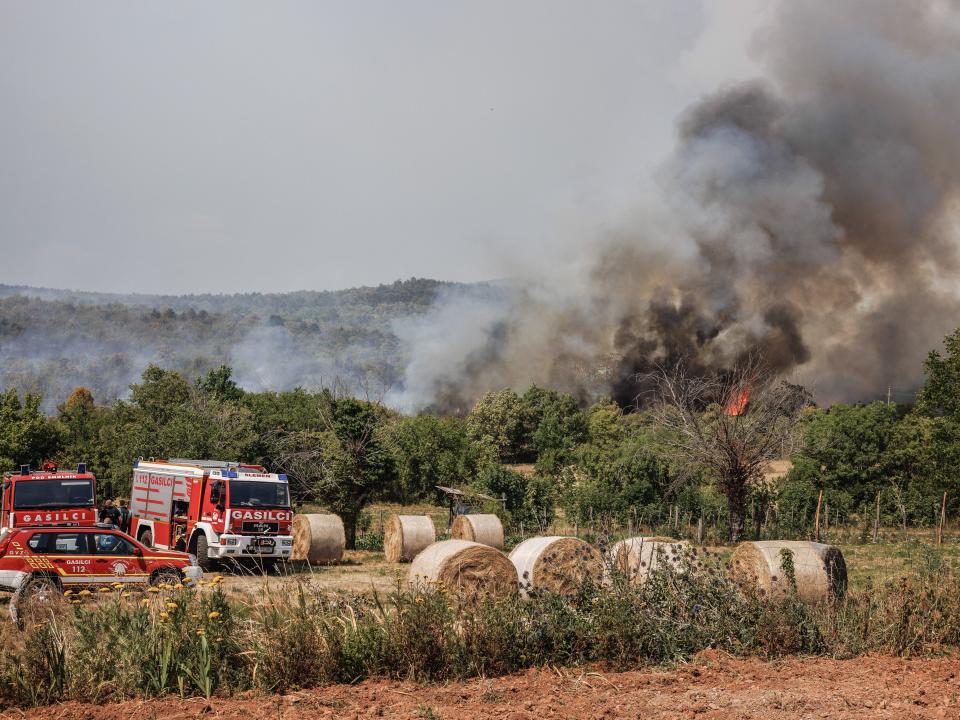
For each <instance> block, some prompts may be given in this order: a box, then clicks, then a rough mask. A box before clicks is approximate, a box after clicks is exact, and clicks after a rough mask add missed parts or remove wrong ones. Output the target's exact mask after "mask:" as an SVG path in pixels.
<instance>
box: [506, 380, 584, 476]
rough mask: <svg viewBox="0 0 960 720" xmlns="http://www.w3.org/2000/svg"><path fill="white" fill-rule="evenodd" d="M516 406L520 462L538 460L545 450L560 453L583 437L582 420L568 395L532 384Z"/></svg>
mask: <svg viewBox="0 0 960 720" xmlns="http://www.w3.org/2000/svg"><path fill="white" fill-rule="evenodd" d="M520 407H521V411H522V415H521V425H522V428H521V438H520V448H519V456H518V459H519V460H521V461H523V462H534V461H539V459H540V457H541V456H543V455H544V454H546V453H552V454H553V455H554V456H558V455H562V454H563V453H565V452H566V451H569V450H570V449H571V448H573V447H575V446H576V445H579V444H580V443H582V442H583V441H584V440H585V439H586V434H587V427H586V420H585V418H584V414H583V411H581V410H580V407H579V406H578V405H577V401H576V399H574V397H573V396H572V395H568V394H567V393H561V392H557V391H556V390H548V389H546V388H541V387H538V386H537V385H532V386H530V388H528V389H527V391H526V392H525V393H524V394H523V396H522V397H521V398H520Z"/></svg>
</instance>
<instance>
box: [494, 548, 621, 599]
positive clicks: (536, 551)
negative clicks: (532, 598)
mask: <svg viewBox="0 0 960 720" xmlns="http://www.w3.org/2000/svg"><path fill="white" fill-rule="evenodd" d="M510 562H512V563H513V565H514V567H516V569H517V580H518V581H519V583H520V592H521V593H523V594H524V595H527V594H528V592H529V591H531V590H545V591H547V592H552V593H556V594H557V595H573V594H574V593H576V592H577V589H578V588H579V587H580V586H581V585H582V584H583V583H584V582H585V581H590V582H594V583H599V582H600V581H601V580H602V579H603V557H602V556H601V555H600V553H599V551H597V550H596V549H594V548H593V546H591V545H590V544H589V543H586V542H584V541H583V540H580V539H579V538H574V537H560V536H556V535H554V536H549V537H532V538H530V539H529V540H524V541H523V542H522V543H520V544H519V545H517V546H516V547H515V548H514V549H513V552H511V553H510Z"/></svg>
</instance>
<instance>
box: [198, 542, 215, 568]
mask: <svg viewBox="0 0 960 720" xmlns="http://www.w3.org/2000/svg"><path fill="white" fill-rule="evenodd" d="M197 565H199V566H200V567H202V568H203V570H204V572H207V571H209V570H212V569H213V561H212V560H211V559H210V550H209V549H208V544H207V536H206V535H204V534H202V533H201V534H200V536H199V537H198V538H197Z"/></svg>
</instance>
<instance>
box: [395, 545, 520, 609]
mask: <svg viewBox="0 0 960 720" xmlns="http://www.w3.org/2000/svg"><path fill="white" fill-rule="evenodd" d="M410 584H411V585H413V586H414V587H415V588H424V587H428V586H430V585H441V586H443V587H444V588H446V589H447V590H449V591H450V592H456V593H460V594H461V595H463V596H465V597H467V598H477V597H480V596H483V595H491V596H493V597H506V596H509V595H513V594H515V593H516V592H517V571H516V569H515V568H514V567H513V563H511V562H510V561H509V560H507V556H506V555H504V554H503V553H502V552H500V551H499V550H495V549H494V548H492V547H489V546H487V545H481V544H480V543H475V542H470V541H468V540H442V541H441V542H438V543H434V544H433V545H431V546H430V547H428V548H427V549H425V550H424V551H423V552H421V553H420V554H419V555H417V556H416V557H415V558H414V559H413V563H412V564H411V565H410Z"/></svg>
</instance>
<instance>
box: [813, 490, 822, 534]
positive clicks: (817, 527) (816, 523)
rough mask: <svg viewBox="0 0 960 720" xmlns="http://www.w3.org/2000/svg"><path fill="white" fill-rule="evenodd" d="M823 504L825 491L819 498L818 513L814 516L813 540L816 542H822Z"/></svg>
mask: <svg viewBox="0 0 960 720" xmlns="http://www.w3.org/2000/svg"><path fill="white" fill-rule="evenodd" d="M822 502H823V490H821V491H820V495H819V497H817V512H816V513H814V515H813V528H814V530H813V539H814V542H820V504H821V503H822Z"/></svg>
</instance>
